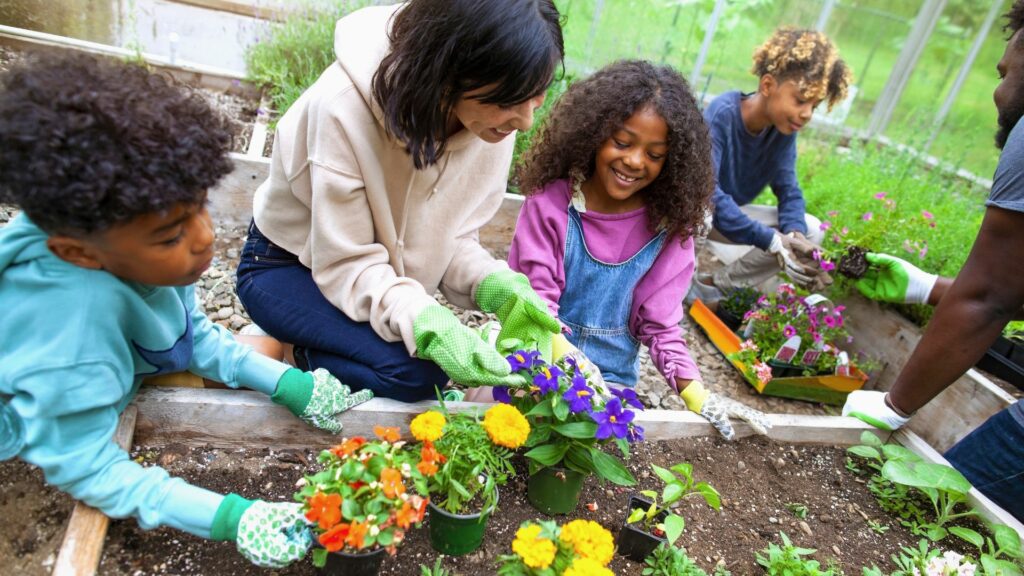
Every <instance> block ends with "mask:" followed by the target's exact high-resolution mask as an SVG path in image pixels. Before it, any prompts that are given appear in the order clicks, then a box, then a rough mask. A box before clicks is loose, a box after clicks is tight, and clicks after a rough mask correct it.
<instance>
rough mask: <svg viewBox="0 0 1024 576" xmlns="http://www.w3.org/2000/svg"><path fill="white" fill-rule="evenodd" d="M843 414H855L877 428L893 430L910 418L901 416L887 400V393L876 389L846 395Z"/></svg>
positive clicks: (854, 415) (855, 416) (856, 391)
mask: <svg viewBox="0 0 1024 576" xmlns="http://www.w3.org/2000/svg"><path fill="white" fill-rule="evenodd" d="M843 416H853V417H854V418H857V419H859V420H861V421H862V422H865V423H866V424H870V425H872V426H874V427H875V428H881V429H882V430H888V431H890V432H891V431H893V430H896V429H897V428H899V427H900V426H903V425H904V424H906V423H907V422H908V421H909V420H910V418H909V417H905V416H901V415H900V414H899V413H898V412H896V411H895V410H893V409H892V408H891V407H890V406H889V403H888V402H887V401H886V393H885V392H878V391H874V390H854V391H853V392H850V394H849V396H847V397H846V404H844V405H843Z"/></svg>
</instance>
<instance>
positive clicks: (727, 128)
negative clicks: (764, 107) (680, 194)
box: [704, 92, 807, 250]
mask: <svg viewBox="0 0 1024 576" xmlns="http://www.w3.org/2000/svg"><path fill="white" fill-rule="evenodd" d="M744 97H745V96H744V95H743V94H741V93H740V92H726V93H724V94H722V95H720V96H719V97H718V98H715V99H714V100H713V101H712V102H711V104H710V105H708V107H707V109H706V110H704V120H706V121H707V123H708V128H709V129H710V130H711V145H712V146H711V152H712V157H713V159H714V162H715V176H716V184H715V195H714V203H715V217H714V226H715V230H718V231H719V232H721V234H722V235H723V236H725V237H726V238H728V239H729V240H731V241H732V242H736V243H737V244H753V245H754V246H757V247H758V248H761V249H765V250H766V249H768V246H769V245H770V244H771V242H772V235H773V234H774V233H775V232H774V230H772V229H771V228H770V227H768V226H765V225H764V224H761V223H760V222H757V221H755V220H752V219H751V218H749V217H748V216H747V215H746V214H744V213H743V212H741V211H740V206H744V205H746V204H749V203H750V202H751V201H753V200H754V198H757V196H758V195H759V194H760V193H761V191H762V190H764V187H765V186H771V189H772V192H773V193H774V194H775V197H776V198H778V199H779V229H780V230H781V231H782V232H784V233H785V232H800V233H802V234H807V224H806V222H805V221H804V213H805V210H806V208H805V204H804V193H803V190H801V189H800V184H799V183H798V182H797V181H796V134H791V135H789V136H787V135H785V134H782V133H780V132H779V131H778V130H776V129H775V127H774V126H769V127H768V128H766V129H764V130H763V131H762V132H761V133H760V134H757V135H754V134H751V133H750V132H748V131H747V128H746V126H744V125H743V117H742V115H741V114H740V101H741V100H742V99H743V98H744Z"/></svg>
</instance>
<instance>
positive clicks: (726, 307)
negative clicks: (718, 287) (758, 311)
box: [715, 287, 761, 332]
mask: <svg viewBox="0 0 1024 576" xmlns="http://www.w3.org/2000/svg"><path fill="white" fill-rule="evenodd" d="M760 297H761V293H760V292H758V291H757V290H755V289H754V288H749V287H743V288H736V289H735V290H730V291H729V292H727V293H726V294H725V298H722V299H721V300H719V301H718V306H717V307H716V308H715V315H716V316H718V318H719V319H720V320H721V321H722V322H723V323H724V324H725V325H726V326H728V327H729V330H732V331H733V332H736V331H737V330H739V329H740V326H741V325H742V324H743V319H744V315H745V314H746V313H747V311H748V310H750V309H751V308H753V307H754V306H755V305H756V304H757V300H758V298H760Z"/></svg>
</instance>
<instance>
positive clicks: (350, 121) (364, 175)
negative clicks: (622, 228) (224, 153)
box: [253, 6, 515, 354]
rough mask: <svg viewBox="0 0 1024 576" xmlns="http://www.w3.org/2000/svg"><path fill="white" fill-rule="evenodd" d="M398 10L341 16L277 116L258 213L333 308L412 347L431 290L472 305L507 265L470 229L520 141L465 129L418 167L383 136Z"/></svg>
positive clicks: (491, 204) (495, 195)
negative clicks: (328, 49) (376, 93)
mask: <svg viewBox="0 0 1024 576" xmlns="http://www.w3.org/2000/svg"><path fill="white" fill-rule="evenodd" d="M398 8H399V6H382V7H372V8H365V9H362V10H359V11H356V12H353V13H352V14H350V15H348V16H346V17H344V18H342V19H341V20H339V21H338V24H337V27H336V28H335V35H334V51H335V54H336V55H337V61H336V62H335V63H334V64H332V65H331V66H330V67H329V68H328V69H327V70H325V71H324V73H323V74H322V75H321V76H320V78H319V79H318V80H317V81H316V83H314V84H313V85H312V86H311V87H310V88H309V89H308V90H306V92H305V93H303V94H302V96H301V97H300V98H299V99H298V100H297V101H296V102H295V103H294V104H293V105H292V107H291V108H289V109H288V111H287V112H286V113H285V114H284V116H283V117H282V118H281V120H280V121H279V122H278V124H277V132H276V135H275V140H274V154H273V158H272V161H271V167H270V177H269V178H268V179H267V180H266V182H264V183H263V184H262V185H260V187H259V189H258V190H257V191H256V196H255V200H254V207H253V215H254V218H255V221H256V225H257V226H258V227H259V229H260V231H261V232H263V234H264V235H266V236H267V238H269V239H270V240H271V241H273V242H274V243H275V244H277V245H279V246H280V247H282V248H284V249H285V250H288V251H289V252H292V253H293V254H296V255H298V257H299V260H300V261H301V262H302V263H303V264H305V265H306V266H308V267H309V268H310V269H311V270H312V271H313V279H314V281H315V282H316V283H317V285H318V286H319V287H320V291H321V292H323V294H324V296H326V297H327V299H328V300H329V301H330V302H331V303H332V304H334V305H335V306H337V307H338V308H339V309H340V310H341V311H343V312H344V313H345V314H346V315H347V316H348V317H349V318H352V319H353V320H356V321H360V322H369V323H370V325H371V326H372V327H373V330H374V331H375V332H376V333H377V334H379V335H380V337H381V338H383V339H384V340H386V341H389V342H396V341H398V340H402V341H403V342H404V343H405V345H406V347H407V348H408V350H409V353H410V354H413V353H414V352H415V349H416V343H415V339H414V337H413V330H412V326H413V320H414V319H415V318H416V316H417V315H418V314H419V313H420V311H422V310H423V309H424V308H425V307H426V306H428V305H430V304H435V303H436V301H435V300H434V298H433V294H434V292H435V291H436V290H438V289H440V291H441V293H442V294H444V296H445V297H446V298H447V299H448V300H449V301H450V302H452V303H453V304H456V305H458V306H462V307H465V308H477V305H476V303H475V302H474V300H473V294H474V293H475V290H476V287H477V286H478V285H479V284H480V281H481V280H483V279H484V278H485V277H486V276H487V275H488V274H490V273H492V272H494V271H496V270H500V269H504V268H507V265H506V264H505V263H504V262H503V261H500V260H495V259H494V258H493V257H491V255H490V254H489V253H488V252H487V250H485V249H484V248H483V247H482V246H481V245H480V243H479V241H478V236H477V232H478V230H479V229H480V227H481V226H483V225H484V224H486V223H487V222H488V221H489V220H490V219H491V218H492V217H493V216H494V214H495V213H496V212H497V211H498V208H499V207H500V205H501V201H502V197H503V193H504V191H505V186H506V177H507V174H508V168H509V165H510V163H511V161H512V148H513V145H514V143H515V138H514V137H513V136H510V137H507V138H506V139H505V140H504V141H502V142H500V143H498V144H488V143H486V142H484V141H483V140H481V139H479V138H477V137H476V136H475V135H473V134H472V133H471V132H469V131H468V130H463V131H461V132H459V133H458V134H456V135H455V136H453V137H452V138H450V139H449V140H448V145H447V148H446V151H445V154H444V156H442V157H441V159H440V160H439V161H438V163H437V164H436V165H434V166H431V167H429V168H426V169H424V170H416V169H415V168H414V167H413V163H412V158H411V156H409V155H408V154H407V153H406V151H405V148H404V146H403V145H402V143H401V142H398V141H396V140H394V139H392V138H388V136H387V135H386V134H385V131H384V125H383V123H382V120H381V110H380V107H379V106H377V104H376V103H374V101H373V97H372V93H371V90H370V83H371V80H372V78H373V74H374V72H375V71H376V70H377V66H378V65H379V64H380V61H381V60H382V59H383V58H384V56H385V55H386V54H387V52H388V49H389V42H388V39H387V34H386V32H387V30H388V29H389V27H390V18H391V16H392V15H393V14H394V13H395V12H396V11H397V10H398Z"/></svg>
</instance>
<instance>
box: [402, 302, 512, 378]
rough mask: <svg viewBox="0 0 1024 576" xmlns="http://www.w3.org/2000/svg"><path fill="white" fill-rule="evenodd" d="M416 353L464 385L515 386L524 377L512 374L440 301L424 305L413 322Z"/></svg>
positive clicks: (494, 350)
mask: <svg viewBox="0 0 1024 576" xmlns="http://www.w3.org/2000/svg"><path fill="white" fill-rule="evenodd" d="M412 330H413V336H414V337H415V338H416V354H417V355H418V356H419V357H420V358H424V359H426V360H431V361H433V362H434V363H435V364H437V365H438V366H440V367H441V369H442V370H444V372H445V374H447V375H448V377H449V378H451V379H452V380H454V381H455V382H458V383H459V384H465V385H467V386H518V385H520V384H522V383H523V377H522V376H519V375H517V374H512V373H511V372H512V368H511V366H509V363H508V361H507V360H505V359H504V358H503V357H502V356H501V354H498V351H497V350H496V349H495V348H494V346H493V345H492V344H489V343H487V342H486V341H484V339H483V337H482V336H481V335H480V334H478V333H477V332H476V331H474V330H473V329H472V328H469V327H468V326H465V325H464V324H463V323H462V322H459V319H458V318H456V317H455V314H453V313H452V311H451V310H449V309H448V308H445V307H444V306H441V305H440V304H431V305H430V306H427V307H426V308H424V309H423V311H422V312H420V313H419V315H418V316H417V317H416V319H415V320H414V321H413V325H412Z"/></svg>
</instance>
